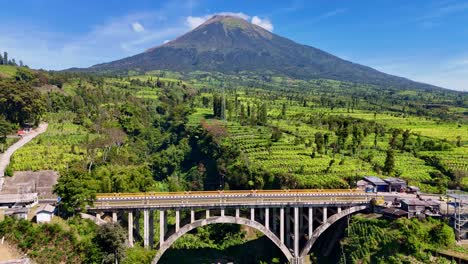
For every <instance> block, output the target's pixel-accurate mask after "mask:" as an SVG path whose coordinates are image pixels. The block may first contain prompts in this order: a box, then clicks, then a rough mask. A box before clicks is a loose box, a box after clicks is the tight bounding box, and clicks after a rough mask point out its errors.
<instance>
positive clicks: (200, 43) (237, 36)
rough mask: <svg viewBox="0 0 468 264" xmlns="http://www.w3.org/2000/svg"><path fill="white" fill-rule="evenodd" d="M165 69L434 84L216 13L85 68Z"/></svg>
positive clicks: (394, 84)
mask: <svg viewBox="0 0 468 264" xmlns="http://www.w3.org/2000/svg"><path fill="white" fill-rule="evenodd" d="M129 70H135V71H140V72H147V71H151V70H169V71H177V72H182V73H187V72H192V71H206V72H221V73H226V74H239V73H253V74H269V75H280V76H288V77H291V78H297V79H318V78H323V79H333V80H339V81H348V82H354V83H363V84H372V85H377V86H384V87H396V88H402V89H404V88H422V89H434V88H438V87H435V86H432V85H429V84H424V83H418V82H414V81H411V80H409V79H406V78H402V77H397V76H393V75H390V74H386V73H383V72H380V71H377V70H375V69H372V68H370V67H367V66H364V65H360V64H356V63H353V62H350V61H346V60H343V59H341V58H338V57H337V56H334V55H332V54H329V53H327V52H325V51H322V50H320V49H317V48H314V47H311V46H307V45H302V44H299V43H296V42H294V41H292V40H289V39H287V38H284V37H281V36H278V35H276V34H273V33H272V32H269V31H267V30H265V29H264V28H262V27H259V26H257V25H254V24H251V23H249V22H248V21H246V20H244V19H242V18H239V17H234V16H223V15H216V16H213V17H212V18H210V19H209V20H207V21H206V22H205V23H203V24H202V25H200V26H198V27H197V28H195V29H193V30H192V31H190V32H188V33H186V34H184V35H182V36H180V37H178V38H177V39H175V40H173V41H170V42H168V43H165V44H163V45H160V46H157V47H153V48H150V49H148V50H146V51H145V52H143V53H140V54H137V55H135V56H131V57H127V58H124V59H120V60H117V61H113V62H109V63H103V64H98V65H94V66H92V67H90V68H87V69H86V70H85V71H90V72H113V73H126V72H128V71H129Z"/></svg>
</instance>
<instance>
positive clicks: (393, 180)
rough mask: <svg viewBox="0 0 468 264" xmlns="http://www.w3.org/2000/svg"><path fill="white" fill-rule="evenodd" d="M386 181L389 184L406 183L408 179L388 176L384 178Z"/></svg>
mask: <svg viewBox="0 0 468 264" xmlns="http://www.w3.org/2000/svg"><path fill="white" fill-rule="evenodd" d="M384 181H385V182H387V183H389V184H406V181H405V180H403V179H399V178H395V177H388V178H385V179H384Z"/></svg>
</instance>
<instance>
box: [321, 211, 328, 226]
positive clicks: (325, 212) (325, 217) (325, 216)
mask: <svg viewBox="0 0 468 264" xmlns="http://www.w3.org/2000/svg"><path fill="white" fill-rule="evenodd" d="M327 209H328V208H327V207H324V208H323V218H322V224H323V223H325V222H327V218H328V216H327Z"/></svg>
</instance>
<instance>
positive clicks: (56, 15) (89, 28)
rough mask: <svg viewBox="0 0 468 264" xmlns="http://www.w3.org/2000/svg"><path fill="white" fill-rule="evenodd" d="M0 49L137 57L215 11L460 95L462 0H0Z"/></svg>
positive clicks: (72, 63)
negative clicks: (229, 14) (455, 90)
mask: <svg viewBox="0 0 468 264" xmlns="http://www.w3.org/2000/svg"><path fill="white" fill-rule="evenodd" d="M0 3H2V7H3V8H1V9H0V17H1V21H2V23H0V51H4V50H7V51H8V52H9V54H10V57H15V58H18V59H22V60H23V61H24V62H25V63H26V64H28V65H30V66H31V67H33V68H45V69H54V70H57V69H64V68H69V67H88V66H91V65H94V64H97V63H102V62H108V61H111V60H115V59H120V58H123V57H126V56H130V55H134V54H137V53H140V52H142V51H144V50H146V49H148V48H150V47H153V46H157V45H160V44H162V43H163V42H164V41H167V40H171V39H174V38H176V37H177V36H179V35H181V34H183V33H186V32H188V31H189V30H190V29H191V28H193V27H194V26H196V25H198V24H199V23H202V22H203V21H204V20H205V19H207V18H208V17H210V16H211V15H213V14H216V13H235V14H237V15H238V16H241V17H244V18H246V19H248V20H249V21H251V22H254V23H256V24H258V25H260V26H263V27H265V28H267V29H269V30H270V31H273V32H274V33H276V34H279V35H282V36H284V37H287V38H290V39H292V40H294V41H296V42H299V43H302V44H306V45H310V46H313V47H316V48H319V49H322V50H325V51H327V52H329V53H332V54H334V55H337V56H339V57H341V58H344V59H347V60H350V61H353V62H357V63H361V64H364V65H368V66H371V67H374V68H376V69H378V70H381V71H384V72H386V73H390V74H395V75H399V76H403V77H407V78H410V79H413V80H416V81H421V82H427V83H431V84H435V85H439V86H442V87H446V88H451V89H457V90H464V91H468V1H461V0H460V1H457V0H441V1H397V0H393V1H385V0H380V1H326V0H324V1H307V0H302V1H301V0H291V1H286V0H282V1H266V0H255V1H254V0H251V1H247V0H245V1H242V0H239V1H220V0H200V1H196V0H173V1H172V0H171V1H169V0H168V1H155V0H152V1H149V0H148V1H139V0H134V1H117V0H116V1H104V0H103V1H95V0H94V1H87V0H80V1H59V0H56V1H54V0H47V1H46V0H30V1H26V0H15V1H10V0H0Z"/></svg>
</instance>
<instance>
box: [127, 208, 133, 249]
mask: <svg viewBox="0 0 468 264" xmlns="http://www.w3.org/2000/svg"><path fill="white" fill-rule="evenodd" d="M127 222H128V246H129V247H133V212H132V211H130V212H128V219H127Z"/></svg>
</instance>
